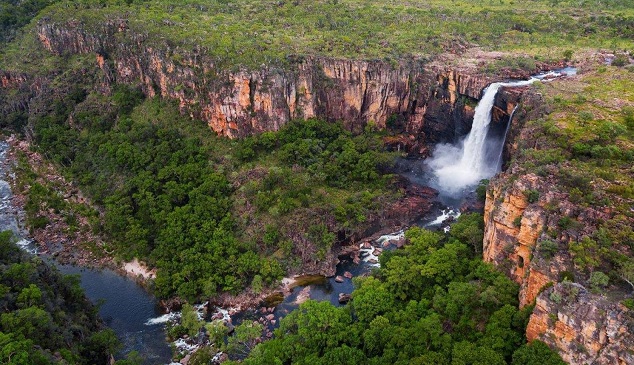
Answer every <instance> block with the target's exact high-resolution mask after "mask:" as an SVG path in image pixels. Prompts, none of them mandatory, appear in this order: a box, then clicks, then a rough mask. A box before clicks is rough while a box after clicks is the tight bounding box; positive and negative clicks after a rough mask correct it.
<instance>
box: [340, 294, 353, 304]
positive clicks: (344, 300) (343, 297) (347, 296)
mask: <svg viewBox="0 0 634 365" xmlns="http://www.w3.org/2000/svg"><path fill="white" fill-rule="evenodd" d="M351 298H352V296H351V295H350V294H346V293H339V303H341V304H344V303H348V302H349V301H350V299H351Z"/></svg>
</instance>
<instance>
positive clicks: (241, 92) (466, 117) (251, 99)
mask: <svg viewBox="0 0 634 365" xmlns="http://www.w3.org/2000/svg"><path fill="white" fill-rule="evenodd" d="M38 38H39V40H40V42H41V43H42V45H43V46H44V47H45V48H46V49H48V50H49V51H50V52H52V53H54V54H58V55H61V54H75V53H95V54H96V63H97V66H98V67H99V69H100V70H101V71H102V73H103V83H104V87H102V88H101V89H102V90H107V89H108V88H107V87H106V86H107V85H108V84H112V83H128V84H134V85H141V87H142V89H143V91H144V92H145V94H146V95H148V96H150V97H152V96H155V95H160V96H162V97H165V98H170V99H175V100H177V101H178V103H179V106H180V109H181V111H182V112H183V113H186V114H188V115H190V116H192V117H194V118H198V119H202V120H204V121H206V122H207V123H208V124H209V126H210V128H211V129H213V130H214V131H215V132H217V133H218V134H220V135H223V136H227V137H230V138H238V137H244V136H248V135H251V134H255V133H261V132H264V131H275V130H278V129H279V128H280V127H281V126H283V125H284V124H286V123H288V122H289V121H290V120H292V119H296V118H298V119H306V118H314V117H316V118H320V119H324V120H327V121H343V123H344V125H345V126H346V128H348V129H349V130H351V131H355V132H362V131H363V129H364V128H365V126H366V125H367V124H369V123H372V124H374V125H375V126H377V127H378V128H386V127H387V124H388V121H389V120H398V121H399V123H401V124H402V128H403V129H402V132H403V133H404V134H406V135H409V136H412V137H413V138H414V139H416V140H425V141H426V142H429V143H435V142H438V141H448V140H452V139H453V138H455V136H456V133H466V131H467V130H468V128H469V124H470V120H471V119H472V117H473V109H472V108H471V107H470V106H468V105H464V103H463V102H462V101H461V99H464V98H467V99H471V100H474V99H479V97H480V93H481V90H482V89H483V88H484V87H485V86H486V85H487V84H488V83H490V82H491V81H493V80H491V79H489V78H487V77H483V76H481V75H476V74H472V73H459V72H456V71H447V70H438V69H434V70H431V69H426V68H425V67H424V65H423V64H420V63H418V62H410V63H402V64H399V65H396V66H395V65H393V64H390V63H386V62H382V61H361V60H343V59H326V58H318V57H313V58H310V57H309V58H304V59H301V60H297V61H294V62H292V63H291V65H290V66H289V67H288V68H286V69H280V68H276V67H264V68H263V69H260V70H256V71H252V70H246V69H241V70H235V71H228V70H221V69H217V68H216V67H215V65H214V63H213V61H212V60H210V59H209V58H207V57H206V56H205V54H204V51H201V50H198V51H182V53H179V54H175V52H176V51H171V50H170V49H169V47H167V46H166V47H165V49H156V48H153V47H150V46H147V45H145V44H144V43H145V42H144V38H143V36H140V35H135V34H131V32H130V31H129V30H128V28H127V25H126V23H125V21H123V20H117V21H111V22H108V23H106V24H104V25H103V29H102V30H101V31H100V32H93V33H91V32H88V31H86V30H85V29H84V28H83V26H82V24H80V23H68V24H63V25H58V24H48V23H44V22H43V23H41V24H39V26H38ZM502 104H503V105H501V106H500V108H501V109H500V110H506V109H508V108H507V106H508V105H510V104H509V103H507V102H506V101H502ZM511 110H512V107H511ZM502 113H503V114H504V112H502ZM460 123H463V124H464V126H463V127H462V129H463V130H460V128H456V125H458V124H460ZM417 148H418V149H420V150H424V148H422V147H420V146H418V145H417Z"/></svg>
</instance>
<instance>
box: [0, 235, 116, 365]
mask: <svg viewBox="0 0 634 365" xmlns="http://www.w3.org/2000/svg"><path fill="white" fill-rule="evenodd" d="M0 308H2V313H1V314H0V362H1V363H7V364H37V365H40V364H54V363H55V364H56V363H67V361H70V362H71V363H73V364H86V365H88V364H105V363H107V361H108V360H109V356H110V354H112V353H114V352H115V351H116V350H117V349H118V347H119V342H118V340H117V338H116V336H115V335H114V333H113V332H112V331H111V330H104V329H103V327H102V324H101V322H100V321H99V319H98V317H97V311H96V309H95V308H94V307H93V306H92V305H91V304H90V303H89V302H88V300H87V299H86V298H85V297H84V296H83V291H82V290H81V288H80V287H79V283H78V281H77V280H74V279H73V278H70V279H68V278H64V277H62V276H61V275H60V274H59V273H58V272H57V270H55V269H52V268H50V267H48V266H47V265H45V264H44V263H43V262H42V261H41V260H40V259H38V258H32V257H29V256H28V255H27V254H26V253H23V252H22V251H21V250H20V249H19V248H18V247H17V246H16V245H15V244H14V243H13V237H12V233H11V232H10V231H5V232H2V233H0ZM56 352H59V353H62V354H64V357H65V359H66V360H65V361H60V359H57V358H55V357H54V356H53V355H52V354H54V353H56Z"/></svg>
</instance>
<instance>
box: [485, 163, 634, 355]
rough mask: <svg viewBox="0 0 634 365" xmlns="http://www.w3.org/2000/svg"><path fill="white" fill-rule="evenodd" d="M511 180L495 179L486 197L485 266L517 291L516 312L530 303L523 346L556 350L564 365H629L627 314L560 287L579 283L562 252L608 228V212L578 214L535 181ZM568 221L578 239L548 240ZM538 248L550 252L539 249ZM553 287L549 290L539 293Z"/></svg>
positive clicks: (630, 319)
mask: <svg viewBox="0 0 634 365" xmlns="http://www.w3.org/2000/svg"><path fill="white" fill-rule="evenodd" d="M513 173H515V172H514V171H508V172H507V173H505V174H503V175H502V176H501V177H499V178H497V179H495V180H494V181H493V182H492V184H491V187H490V189H489V191H488V193H487V199H486V205H485V234H484V260H485V261H487V262H492V263H494V264H495V265H496V266H497V267H498V268H500V269H501V270H503V271H504V272H505V273H506V274H507V275H509V277H511V278H512V279H513V280H515V281H516V282H517V283H519V284H520V297H519V299H520V306H522V307H523V306H526V305H531V304H532V303H535V302H536V306H535V309H534V311H533V313H532V315H531V317H530V322H529V326H528V328H527V338H528V339H529V341H531V340H534V339H539V340H541V341H544V342H546V343H547V344H548V345H550V346H551V347H553V348H557V349H558V350H559V353H560V354H561V355H562V357H563V358H564V360H566V361H567V362H569V363H571V364H631V363H632V361H633V360H634V359H633V358H632V354H631V353H630V352H628V351H627V350H626V349H629V348H632V343H633V342H634V336H632V334H631V333H633V332H632V330H633V329H634V316H633V314H632V313H631V311H628V310H627V308H625V307H624V306H622V305H619V304H618V303H615V302H614V301H609V300H608V299H607V298H606V297H604V296H600V295H597V294H591V293H589V292H588V290H587V289H586V287H584V286H582V285H580V284H576V283H571V282H566V280H571V279H572V278H573V277H577V278H578V279H580V280H581V281H583V282H585V280H584V278H583V277H580V276H582V274H581V273H577V272H575V265H574V262H573V257H572V256H571V253H570V251H569V250H568V249H567V248H568V247H569V245H570V244H571V242H574V241H576V240H577V239H578V238H579V237H585V236H588V235H590V233H591V232H592V229H593V228H592V227H593V225H592V222H595V220H608V219H609V218H610V215H609V212H606V211H602V210H598V209H594V208H591V207H586V208H585V209H581V210H580V208H579V207H578V206H576V205H574V204H572V203H570V202H569V201H568V200H567V198H568V197H567V195H566V194H565V193H561V192H557V191H555V190H553V189H551V188H549V184H548V183H547V182H546V181H544V180H543V179H542V178H541V177H540V176H537V175H535V174H525V175H521V174H517V175H513ZM551 187H552V186H551ZM567 216H573V217H577V218H576V219H577V220H578V221H579V222H580V223H579V224H578V225H577V226H578V228H577V229H578V231H577V232H570V231H567V232H560V233H555V232H559V231H561V230H560V229H558V228H559V227H558V226H560V222H561V219H562V217H567ZM544 242H549V243H550V244H551V245H552V244H554V245H555V246H554V247H552V246H551V247H548V248H546V246H545V245H544V246H542V244H543V243H544ZM562 281H563V283H560V282H562ZM556 283H559V284H556ZM553 284H556V285H555V289H548V290H546V291H544V290H545V289H546V288H548V287H549V286H552V285H553ZM586 285H587V284H586ZM571 288H573V289H571ZM574 288H576V289H574ZM571 291H572V293H574V295H572V294H570V293H571ZM553 293H555V294H553ZM562 293H564V294H562ZM561 297H563V298H564V299H565V300H562V299H561Z"/></svg>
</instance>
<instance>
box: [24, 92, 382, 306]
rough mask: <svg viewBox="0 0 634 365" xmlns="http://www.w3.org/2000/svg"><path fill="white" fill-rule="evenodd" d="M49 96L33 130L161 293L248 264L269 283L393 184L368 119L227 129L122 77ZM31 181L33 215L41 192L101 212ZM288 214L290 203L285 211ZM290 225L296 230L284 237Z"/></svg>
mask: <svg viewBox="0 0 634 365" xmlns="http://www.w3.org/2000/svg"><path fill="white" fill-rule="evenodd" d="M52 108H53V109H52V110H53V111H52V112H51V113H48V114H47V115H46V116H42V117H41V118H38V119H37V121H35V123H34V125H33V128H32V130H31V133H32V134H33V137H34V141H35V143H36V144H35V146H36V149H37V150H38V151H41V153H42V154H43V155H45V156H47V157H48V158H50V159H51V160H53V161H55V162H56V163H58V164H59V166H61V169H62V172H63V173H65V174H67V175H68V176H69V177H70V178H71V179H72V180H74V181H77V182H78V184H79V186H80V187H81V189H82V191H83V192H85V193H87V194H89V196H90V198H91V200H92V201H93V202H94V203H95V204H96V206H98V207H103V212H102V213H101V214H102V218H103V219H93V220H92V221H93V222H94V224H93V225H92V229H93V230H94V231H95V232H96V233H101V234H103V235H105V236H106V237H107V240H106V241H107V245H108V246H107V247H106V248H105V249H106V250H107V251H110V250H114V252H116V253H117V255H118V256H119V257H120V258H122V259H126V260H131V259H132V258H134V257H140V258H143V259H144V260H146V261H148V262H149V263H150V265H153V266H155V267H157V268H158V277H157V278H156V280H155V281H154V283H153V284H154V288H155V292H156V293H157V294H158V295H159V296H161V297H173V296H179V297H181V298H185V299H189V300H195V299H196V298H200V297H209V296H212V295H214V294H215V293H217V292H233V293H237V292H239V291H241V290H243V289H244V288H245V287H248V286H249V284H250V283H251V281H252V280H253V279H254V278H255V277H256V276H257V279H256V280H257V281H258V282H260V281H261V282H263V283H264V284H265V285H269V284H272V283H275V282H276V281H277V280H279V279H281V278H282V276H283V275H284V274H285V273H286V272H288V271H293V270H297V269H301V267H302V264H303V262H302V260H301V258H300V259H299V260H298V259H297V257H305V258H306V260H314V259H317V260H319V259H322V260H323V259H324V258H325V256H326V254H327V253H329V252H330V249H331V247H332V245H333V244H334V242H335V236H334V235H333V234H332V231H334V230H337V229H343V230H346V229H348V230H349V229H354V228H355V227H356V226H357V225H359V224H362V223H363V222H364V221H365V220H366V214H372V212H375V211H377V210H378V209H380V205H379V204H377V203H376V202H377V201H378V199H381V200H383V201H388V200H389V199H390V198H389V197H390V196H392V195H394V194H393V193H389V192H388V191H387V187H388V185H389V182H390V181H391V180H390V178H389V175H383V173H382V172H381V170H380V168H383V167H386V166H388V165H389V163H390V161H391V159H392V157H391V156H392V155H391V154H389V153H387V152H384V151H383V148H382V143H381V140H380V136H379V135H380V133H378V132H377V131H374V130H372V129H368V131H367V132H368V133H367V134H364V135H362V136H356V137H353V136H352V135H351V133H350V132H348V131H346V130H344V129H343V127H342V125H341V124H337V123H334V124H330V123H323V122H320V121H318V120H308V121H296V122H294V123H291V124H289V125H287V126H286V127H285V128H283V129H282V130H281V131H280V132H278V133H265V134H262V135H260V136H257V137H251V138H247V139H245V140H241V141H236V142H230V141H226V140H222V139H220V138H218V137H215V136H213V135H212V133H211V132H210V131H209V130H208V129H206V128H205V126H203V125H201V124H198V123H192V122H190V121H187V120H185V118H184V117H182V116H181V115H180V114H179V113H178V111H177V110H176V108H175V107H174V106H173V105H171V104H170V103H168V102H164V101H160V100H156V99H154V100H147V101H144V100H143V96H142V94H141V93H140V92H139V91H137V90H135V89H134V88H129V87H125V86H120V87H118V88H117V89H116V90H115V92H114V93H113V95H112V96H111V97H105V96H103V95H98V94H94V93H93V94H88V93H87V92H86V91H85V90H83V89H82V88H81V87H77V86H73V89H72V90H71V91H70V92H69V93H68V94H65V95H63V96H62V97H61V98H60V99H57V100H55V101H53V104H52ZM70 115H72V119H73V121H74V122H73V124H72V125H70V124H68V123H66V121H67V120H68V118H69V116H70ZM15 119H16V120H20V117H19V116H18V117H16V118H15ZM28 176H29V174H25V177H24V178H28ZM32 185H33V186H32V187H31V189H30V194H29V198H28V199H29V200H28V201H27V205H26V209H27V219H28V220H29V222H30V223H31V226H32V227H36V228H37V227H45V226H46V224H47V223H48V221H47V219H46V217H44V216H43V215H41V208H42V206H46V207H49V208H53V209H57V210H61V211H65V212H66V213H64V214H66V217H67V221H69V222H71V226H72V225H73V223H74V222H76V221H77V219H78V218H79V216H80V215H81V214H83V216H84V217H88V218H91V217H92V218H96V217H98V216H99V214H100V213H99V212H98V211H96V210H87V211H83V212H73V211H72V209H71V207H69V206H68V205H67V204H66V203H64V202H63V201H61V200H60V199H59V198H56V194H55V193H54V192H51V191H50V189H47V188H45V187H44V186H42V184H40V183H36V182H35V181H33V182H32ZM245 205H247V206H251V207H252V209H251V210H248V211H244V206H245ZM284 217H294V218H293V220H292V221H291V222H290V223H292V224H293V225H289V224H285V223H284V222H283V219H281V218H284ZM298 225H299V226H300V227H301V226H303V225H306V227H301V228H296V227H297V226H298ZM71 229H76V228H72V227H71ZM297 233H300V235H301V236H300V237H299V238H294V239H295V240H296V241H300V242H302V244H297V243H294V242H293V241H292V239H293V237H292V235H294V234H297ZM300 251H301V252H300ZM309 252H312V254H310V253H309ZM310 256H315V257H310Z"/></svg>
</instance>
